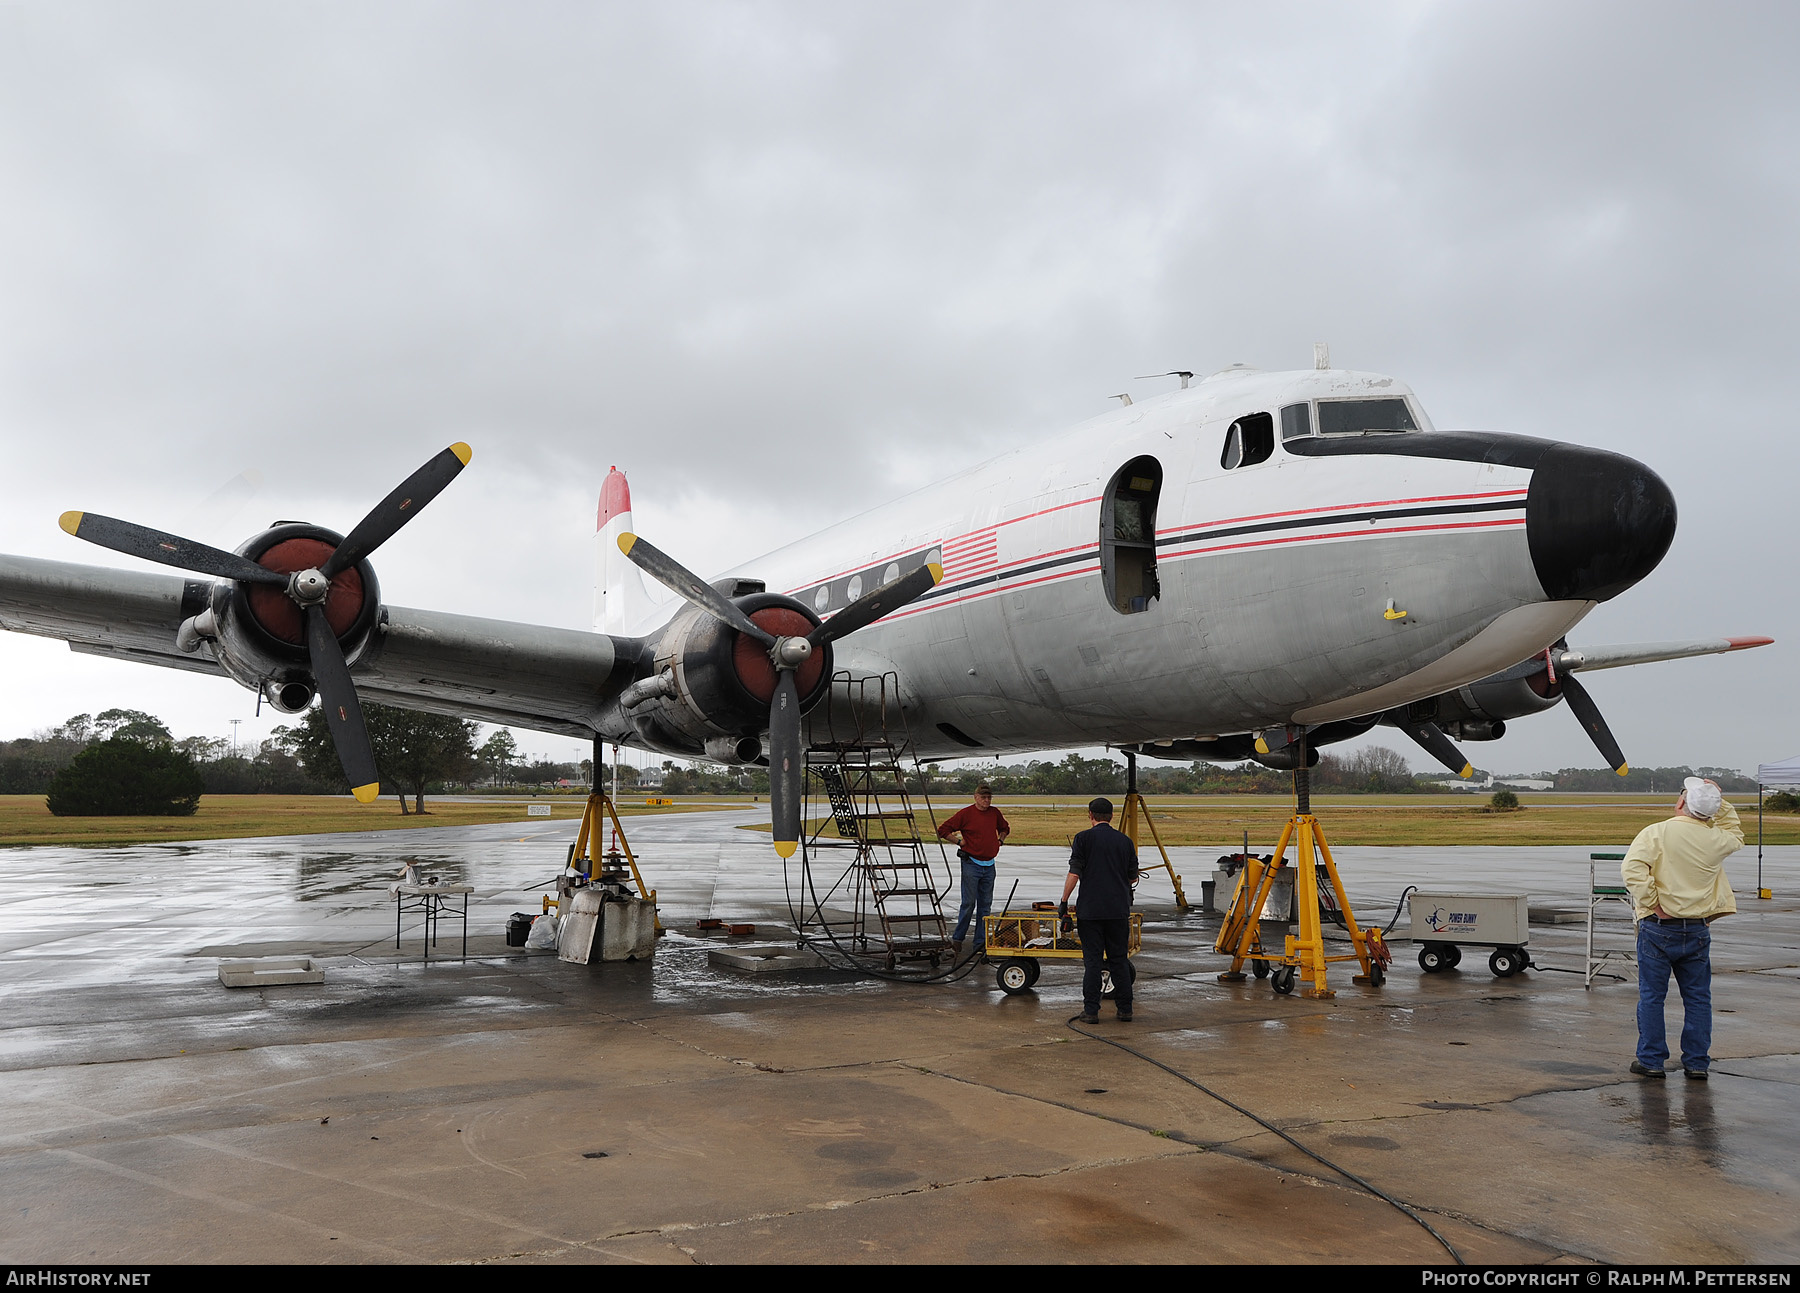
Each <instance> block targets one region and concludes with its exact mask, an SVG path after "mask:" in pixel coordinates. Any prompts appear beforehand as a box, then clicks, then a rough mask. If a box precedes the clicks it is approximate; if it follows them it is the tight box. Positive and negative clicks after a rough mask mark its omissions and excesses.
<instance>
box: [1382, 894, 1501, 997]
mask: <svg viewBox="0 0 1800 1293" xmlns="http://www.w3.org/2000/svg"><path fill="white" fill-rule="evenodd" d="M1409 901H1410V904H1411V905H1410V907H1409V909H1408V910H1409V912H1410V914H1411V916H1412V940H1413V942H1414V943H1415V944H1417V945H1418V948H1419V968H1420V969H1422V970H1424V971H1425V973H1427V974H1440V973H1442V972H1443V971H1445V970H1453V969H1455V968H1456V965H1457V963H1458V962H1459V961H1461V960H1462V949H1463V948H1465V947H1491V948H1493V949H1494V950H1493V953H1492V954H1491V955H1490V956H1489V957H1488V969H1490V970H1492V971H1493V972H1494V975H1495V977H1497V978H1501V979H1510V978H1512V976H1513V975H1515V974H1517V973H1518V972H1519V971H1520V970H1523V969H1526V968H1528V967H1529V966H1530V965H1531V953H1530V952H1528V951H1526V950H1525V945H1526V944H1527V943H1529V942H1530V941H1531V923H1530V913H1529V910H1528V900H1527V898H1526V895H1524V894H1518V893H1505V894H1502V893H1422V892H1420V891H1419V890H1417V889H1415V890H1413V892H1412V894H1411V895H1410V897H1409Z"/></svg>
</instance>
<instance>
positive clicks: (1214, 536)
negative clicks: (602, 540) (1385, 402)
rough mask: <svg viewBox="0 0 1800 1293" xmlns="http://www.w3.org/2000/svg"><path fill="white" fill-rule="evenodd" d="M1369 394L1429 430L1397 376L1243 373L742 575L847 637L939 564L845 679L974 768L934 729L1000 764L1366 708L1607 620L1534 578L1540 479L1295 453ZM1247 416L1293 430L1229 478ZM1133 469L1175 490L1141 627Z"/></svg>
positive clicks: (846, 651) (855, 654)
mask: <svg viewBox="0 0 1800 1293" xmlns="http://www.w3.org/2000/svg"><path fill="white" fill-rule="evenodd" d="M1357 396H1361V397H1377V396H1388V397H1392V396H1399V397H1404V398H1406V399H1408V400H1409V402H1410V403H1411V406H1412V409H1413V412H1414V416H1415V418H1416V419H1417V420H1418V423H1419V426H1420V427H1421V428H1422V429H1425V430H1429V429H1431V428H1430V424H1429V422H1427V421H1426V420H1425V415H1424V413H1423V410H1421V409H1419V407H1418V405H1417V402H1416V400H1413V399H1412V395H1411V392H1410V391H1409V390H1408V389H1407V388H1406V387H1405V386H1404V385H1402V384H1401V383H1399V382H1397V381H1394V380H1393V379H1391V378H1388V377H1382V376H1378V375H1372V374H1362V373H1351V372H1344V371H1341V370H1331V371H1317V372H1313V371H1307V372H1292V373H1259V372H1255V371H1247V370H1246V371H1234V370H1227V372H1226V373H1223V374H1219V375H1216V376H1214V377H1212V378H1209V379H1207V380H1206V381H1203V382H1200V383H1197V384H1195V385H1194V386H1193V387H1192V388H1190V389H1186V390H1181V391H1177V392H1173V393H1170V394H1168V395H1165V396H1162V397H1159V398H1156V399H1151V400H1146V401H1143V402H1140V403H1137V404H1134V405H1131V406H1130V407H1126V408H1121V409H1118V410H1116V411H1113V412H1110V413H1108V414H1106V415H1105V416H1102V417H1098V418H1094V419H1092V420H1091V421H1089V422H1086V423H1084V424H1082V425H1080V426H1078V427H1076V428H1074V429H1073V430H1071V431H1069V432H1067V433H1066V434H1063V435H1060V436H1057V437H1055V438H1052V439H1048V440H1045V441H1043V442H1041V443H1038V444H1034V445H1031V446H1029V447H1026V448H1022V449H1018V450H1015V451H1013V452H1011V453H1008V454H1005V455H1002V456H1001V457H998V458H995V459H993V460H991V461H989V462H986V463H983V464H981V465H980V466H977V467H974V468H971V469H970V470H968V471H965V472H963V473H961V474H959V475H957V476H953V477H951V478H949V479H948V480H945V481H942V482H940V483H938V484H935V485H932V486H930V487H929V488H927V489H923V490H920V491H918V492H916V493H914V494H911V495H909V496H907V497H905V498H901V499H899V500H896V501H895V502H892V503H889V504H886V505H885V506H882V507H879V508H876V509H874V510H872V511H869V512H866V513H864V514H862V515H860V516H857V517H854V518H852V519H850V520H847V521H844V522H842V523H840V524H838V525H834V526H832V527H831V528H829V529H827V530H824V531H822V532H820V533H818V534H815V535H812V536H810V537H809V538H807V539H804V540H802V541H800V542H798V543H794V544H791V545H789V546H787V547H785V548H782V549H779V550H778V551H775V552H772V553H769V554H768V555H766V556H764V557H760V558H757V559H755V560H753V561H748V562H745V563H744V564H742V565H741V566H738V567H735V568H734V569H733V570H732V571H730V572H728V573H729V574H732V575H738V576H743V577H746V578H755V579H760V580H763V581H765V582H766V583H767V585H768V587H769V589H770V591H772V592H785V593H789V594H791V595H793V596H796V597H799V598H801V599H802V600H803V601H805V602H806V603H807V604H809V605H815V606H817V607H818V608H819V609H820V612H821V614H824V615H826V616H827V617H828V616H829V615H830V613H831V612H832V611H834V610H836V609H840V608H841V607H842V606H843V605H845V604H846V602H847V601H848V600H850V599H851V598H852V597H854V596H855V595H856V593H858V592H860V591H866V589H867V588H870V587H874V586H875V585H876V584H877V583H879V582H881V581H882V579H883V577H884V576H885V575H887V574H888V573H889V572H890V570H891V569H893V568H894V567H896V566H898V567H900V568H901V569H906V568H910V567H912V566H917V565H918V564H920V562H921V561H922V560H924V559H926V558H927V556H930V555H932V554H941V559H942V564H943V566H944V572H945V577H944V580H943V582H942V583H941V584H939V586H938V587H937V588H935V589H933V590H932V592H931V593H930V594H928V595H927V596H926V597H925V598H922V599H921V600H919V601H918V602H915V603H913V604H912V605H910V606H908V607H907V608H905V609H904V610H901V611H899V612H897V613H895V614H893V615H890V616H889V617H887V618H886V619H884V620H881V621H879V622H877V623H876V624H874V625H872V626H870V627H869V628H866V629H864V630H862V631H860V632H858V633H856V634H854V635H852V636H851V637H849V638H846V639H845V640H844V641H843V642H841V643H839V644H838V646H837V648H836V666H837V668H838V669H840V670H843V669H850V670H852V671H856V672H870V673H879V672H883V671H887V670H892V671H893V672H894V673H896V674H897V676H898V678H899V682H900V687H901V694H902V696H903V697H904V699H905V702H906V716H907V722H908V727H909V730H910V734H911V736H912V738H913V741H914V743H915V746H916V748H917V750H918V752H919V753H920V754H921V755H927V756H929V755H954V754H974V753H976V752H977V751H976V750H975V749H972V748H969V747H967V746H966V745H965V744H963V743H960V742H958V741H956V740H954V739H953V738H952V737H951V736H950V735H948V734H946V733H945V732H944V731H943V730H942V728H941V727H940V726H939V725H940V724H946V725H949V726H950V727H953V728H955V729H956V730H957V731H960V732H961V733H963V734H964V735H965V736H967V737H968V738H970V739H971V740H974V741H979V742H980V750H981V752H992V753H1006V752H1018V751H1026V750H1032V749H1044V748H1053V747H1058V746H1070V745H1086V744H1099V743H1104V742H1139V741H1144V742H1154V741H1158V740H1170V739H1182V738H1190V737H1199V738H1206V737H1209V736H1217V735H1224V734H1230V733H1242V732H1246V731H1257V730H1261V729H1264V728H1267V727H1274V726H1279V725H1282V724H1286V723H1290V722H1321V721H1327V720H1328V719H1335V718H1350V717H1358V716H1362V715H1366V714H1372V713H1376V712H1379V711H1380V710H1383V709H1386V708H1389V707H1391V706H1394V705H1398V704H1403V703H1406V702H1407V701H1411V700H1416V699H1422V698H1424V697H1426V696H1430V695H1433V694H1436V693H1438V692H1441V691H1444V690H1446V689H1448V688H1451V687H1456V686H1460V685H1463V684H1465V683H1468V682H1471V681H1474V680H1475V679H1478V678H1481V677H1484V676H1486V675H1487V674H1489V673H1491V672H1493V671H1494V670H1495V669H1497V668H1503V667H1505V666H1506V665H1508V664H1511V663H1514V662H1516V661H1518V660H1522V659H1525V658H1526V657H1528V656H1529V655H1531V654H1532V653H1533V652H1535V651H1539V650H1542V649H1543V648H1544V647H1545V646H1547V645H1548V644H1550V643H1551V642H1554V641H1555V640H1556V639H1557V638H1559V637H1561V636H1562V635H1563V634H1564V633H1565V632H1567V630H1568V629H1569V628H1570V627H1571V626H1572V625H1574V624H1575V623H1576V622H1577V621H1579V620H1580V619H1581V617H1582V616H1583V615H1585V614H1586V613H1587V612H1588V611H1589V610H1590V609H1592V603H1589V602H1550V601H1548V600H1547V599H1546V596H1545V593H1544V591H1543V588H1542V586H1541V585H1540V584H1539V582H1538V579H1537V575H1536V573H1535V570H1534V568H1533V565H1532V561H1531V556H1530V553H1529V551H1528V548H1527V544H1526V537H1525V497H1526V490H1527V488H1528V487H1529V485H1530V480H1531V473H1530V472H1529V471H1527V470H1524V469H1520V468H1514V467H1507V466H1497V465H1492V464H1488V463H1480V462H1458V461H1444V460H1441V459H1432V458H1420V457H1402V456H1341V457H1299V456H1294V455H1290V454H1288V453H1286V452H1285V451H1284V450H1283V449H1282V448H1281V446H1280V443H1279V410H1280V409H1281V408H1282V407H1283V406H1285V405H1289V404H1292V403H1295V402H1297V401H1303V400H1308V399H1314V400H1316V399H1329V398H1332V397H1357ZM1252 413H1268V414H1270V415H1272V416H1274V417H1275V418H1276V425H1277V429H1278V430H1277V444H1276V447H1275V450H1274V453H1273V455H1272V456H1271V457H1269V458H1268V459H1267V460H1266V461H1263V462H1260V463H1256V464H1253V465H1245V466H1238V467H1236V468H1234V469H1230V470H1228V469H1226V468H1225V467H1223V466H1222V465H1221V451H1222V448H1223V444H1224V439H1225V436H1226V434H1227V431H1228V429H1229V428H1230V426H1231V424H1232V423H1233V421H1234V420H1236V419H1238V418H1240V417H1243V416H1245V415H1247V414H1252ZM1395 434H1405V433H1404V432H1400V433H1395ZM1139 456H1149V457H1152V458H1154V459H1156V461H1157V463H1158V464H1159V465H1160V467H1161V472H1162V487H1161V494H1160V502H1159V505H1158V508H1157V513H1156V523H1155V529H1156V570H1157V575H1158V577H1159V579H1160V584H1161V594H1160V596H1158V597H1156V598H1155V599H1153V600H1150V601H1149V602H1148V606H1147V609H1145V610H1143V611H1141V612H1139V613H1131V614H1125V613H1121V612H1120V611H1119V610H1117V609H1115V608H1114V606H1113V605H1112V604H1111V602H1109V600H1108V597H1107V595H1106V592H1105V589H1104V586H1103V579H1102V575H1101V547H1100V526H1101V515H1102V511H1101V501H1102V496H1103V494H1104V493H1105V492H1106V490H1107V488H1108V484H1109V482H1110V481H1111V480H1112V479H1113V477H1114V475H1115V474H1116V473H1117V472H1119V470H1120V468H1121V467H1122V466H1124V465H1125V464H1126V463H1127V462H1129V461H1131V460H1132V459H1134V458H1137V457H1139ZM859 576H860V578H861V581H862V582H861V584H860V586H856V587H852V586H851V584H850V581H851V580H853V579H856V578H858V577H859ZM821 590H823V592H821ZM821 598H823V600H820V599H821ZM1390 608H1391V609H1392V610H1393V611H1394V612H1395V613H1396V614H1395V616H1393V617H1390V616H1389V615H1387V614H1386V613H1385V612H1387V611H1389V610H1390ZM1401 611H1404V612H1405V614H1404V616H1403V617H1401V616H1398V612H1401ZM816 719H817V715H816V714H815V721H816Z"/></svg>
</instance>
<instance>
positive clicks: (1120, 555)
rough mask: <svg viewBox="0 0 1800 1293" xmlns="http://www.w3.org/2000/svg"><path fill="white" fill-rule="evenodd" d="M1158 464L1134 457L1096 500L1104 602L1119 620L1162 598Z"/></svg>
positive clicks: (1160, 482) (1159, 466)
mask: <svg viewBox="0 0 1800 1293" xmlns="http://www.w3.org/2000/svg"><path fill="white" fill-rule="evenodd" d="M1161 493H1162V464H1161V463H1159V462H1157V461H1156V459H1154V458H1150V457H1143V458H1133V459H1132V460H1131V461H1130V462H1128V463H1126V464H1125V465H1124V466H1123V467H1121V468H1120V469H1119V471H1118V474H1117V475H1115V476H1114V477H1113V478H1112V481H1111V482H1110V483H1109V484H1108V485H1107V487H1106V494H1105V495H1104V496H1103V497H1102V498H1101V500H1100V577H1101V582H1102V584H1103V585H1104V586H1105V589H1106V600H1107V601H1108V602H1110V603H1111V604H1112V608H1113V609H1114V610H1115V611H1117V612H1118V613H1119V614H1121V615H1136V614H1139V613H1141V612H1143V611H1147V610H1149V609H1150V603H1151V602H1152V601H1154V600H1155V599H1156V598H1158V597H1160V596H1161V595H1162V587H1161V585H1160V584H1159V583H1158V582H1157V578H1156V500H1157V498H1158V497H1159V496H1160V495H1161Z"/></svg>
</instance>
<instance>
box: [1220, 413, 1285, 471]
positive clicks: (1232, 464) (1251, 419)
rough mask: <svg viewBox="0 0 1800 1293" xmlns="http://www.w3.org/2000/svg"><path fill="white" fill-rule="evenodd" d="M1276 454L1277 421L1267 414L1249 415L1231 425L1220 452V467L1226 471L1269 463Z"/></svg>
mask: <svg viewBox="0 0 1800 1293" xmlns="http://www.w3.org/2000/svg"><path fill="white" fill-rule="evenodd" d="M1274 452H1275V419H1274V418H1272V417H1270V416H1269V415H1268V414H1267V413H1247V414H1245V415H1244V416H1243V417H1241V418H1239V419H1238V420H1237V421H1236V422H1233V423H1232V424H1231V429H1230V430H1229V431H1227V432H1226V433H1225V444H1224V447H1223V448H1222V449H1220V451H1219V466H1221V467H1223V468H1224V469H1225V470H1226V471H1231V470H1233V469H1234V468H1237V467H1250V466H1254V465H1255V464H1256V463H1259V462H1267V461H1268V460H1269V458H1270V456H1271V455H1273V454H1274Z"/></svg>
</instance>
